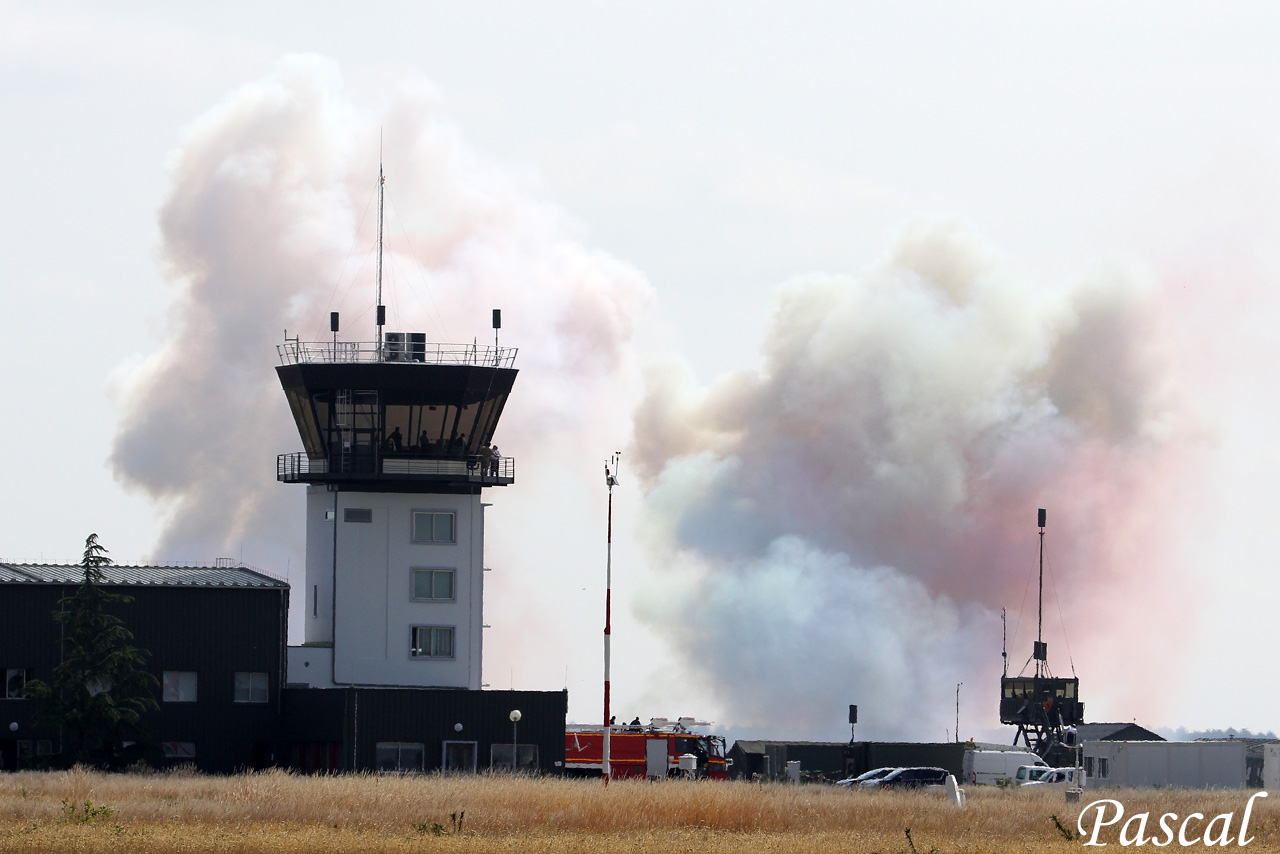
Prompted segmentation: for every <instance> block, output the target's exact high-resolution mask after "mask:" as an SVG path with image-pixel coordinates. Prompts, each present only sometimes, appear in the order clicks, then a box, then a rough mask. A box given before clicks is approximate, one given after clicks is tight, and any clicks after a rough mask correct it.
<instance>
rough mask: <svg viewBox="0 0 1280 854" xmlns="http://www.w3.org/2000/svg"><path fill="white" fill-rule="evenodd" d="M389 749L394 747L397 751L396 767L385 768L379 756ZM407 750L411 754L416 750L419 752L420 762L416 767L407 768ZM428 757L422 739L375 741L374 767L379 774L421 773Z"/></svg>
mask: <svg viewBox="0 0 1280 854" xmlns="http://www.w3.org/2000/svg"><path fill="white" fill-rule="evenodd" d="M389 749H394V750H395V751H396V767H394V768H384V767H383V764H382V759H381V757H380V756H379V753H381V752H382V751H384V750H389ZM406 752H408V753H409V754H410V755H412V754H413V753H415V752H416V753H417V754H418V764H417V767H416V768H415V767H408V768H406V767H405V766H404V761H403V759H404V755H405V753H406ZM426 758H427V746H426V744H425V743H424V742H421V741H377V742H374V745H373V767H374V771H376V772H377V773H378V774H404V773H416V774H421V773H422V771H423V768H424V767H425V763H426Z"/></svg>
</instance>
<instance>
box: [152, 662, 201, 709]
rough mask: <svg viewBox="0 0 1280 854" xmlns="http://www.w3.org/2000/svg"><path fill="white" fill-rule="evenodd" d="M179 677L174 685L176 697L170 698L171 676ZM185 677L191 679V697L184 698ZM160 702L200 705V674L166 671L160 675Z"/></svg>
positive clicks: (194, 671) (184, 671)
mask: <svg viewBox="0 0 1280 854" xmlns="http://www.w3.org/2000/svg"><path fill="white" fill-rule="evenodd" d="M171 673H172V674H173V675H174V676H175V677H177V682H176V684H175V685H174V691H175V696H173V697H170V696H169V684H170V678H169V674H171ZM184 676H190V677H191V684H190V688H191V696H190V697H184V696H183V693H184V682H185V680H184V679H183V677H184ZM160 701H161V702H163V703H198V702H200V673H199V671H197V670H164V671H161V675H160Z"/></svg>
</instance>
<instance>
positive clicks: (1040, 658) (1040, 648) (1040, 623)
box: [1031, 508, 1049, 676]
mask: <svg viewBox="0 0 1280 854" xmlns="http://www.w3.org/2000/svg"><path fill="white" fill-rule="evenodd" d="M1045 515H1046V514H1045V511H1044V509H1043V508H1042V509H1041V510H1040V511H1039V516H1038V518H1037V520H1036V522H1037V524H1038V525H1039V527H1040V594H1039V597H1038V599H1039V601H1038V606H1037V615H1036V645H1035V648H1034V649H1033V650H1032V651H1031V655H1032V657H1033V658H1035V660H1036V676H1044V675H1047V673H1048V671H1049V665H1048V661H1049V649H1048V647H1047V646H1046V645H1045V642H1044V521H1045Z"/></svg>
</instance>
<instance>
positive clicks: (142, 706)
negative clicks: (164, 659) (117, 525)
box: [26, 534, 158, 765]
mask: <svg viewBox="0 0 1280 854" xmlns="http://www.w3.org/2000/svg"><path fill="white" fill-rule="evenodd" d="M110 564H111V558H109V557H108V556H107V549H106V548H105V547H104V546H103V545H102V544H101V543H99V542H98V535H97V534H90V535H89V537H88V538H87V539H86V540H85V542H84V558H83V560H82V561H81V567H82V568H83V570H84V580H83V582H82V583H81V584H80V586H79V587H78V588H76V592H75V593H74V594H72V595H71V596H66V597H63V598H62V599H61V600H60V602H59V603H58V604H59V608H58V610H57V611H54V612H53V619H54V620H55V621H56V622H58V623H59V624H61V626H62V633H63V642H62V662H61V663H60V664H59V665H58V666H57V667H55V668H54V670H53V677H52V679H51V680H50V681H49V682H44V681H42V680H39V679H33V680H31V681H30V682H28V683H27V685H26V696H28V697H31V698H34V699H38V700H43V701H44V705H43V706H42V707H41V709H40V711H39V712H38V713H37V714H36V716H35V721H36V723H39V724H45V725H50V726H59V727H62V728H63V729H64V730H65V731H66V733H67V736H68V748H67V752H66V755H67V757H69V758H71V759H74V760H75V761H78V762H82V763H91V764H99V765H111V764H115V763H116V761H117V760H118V758H119V756H120V748H121V744H122V742H123V741H124V739H125V738H126V737H128V736H130V735H133V734H135V733H136V731H137V728H138V723H139V720H140V719H141V717H142V714H143V712H145V711H147V710H148V709H155V708H158V705H157V703H156V699H155V690H156V687H157V682H156V678H155V677H154V676H152V675H151V674H150V673H147V672H146V671H145V670H143V669H142V667H143V666H144V665H145V664H146V661H147V658H149V657H150V655H149V653H148V652H147V651H146V650H143V649H139V648H138V647H136V646H134V645H133V633H132V632H130V631H129V630H128V628H126V627H125V625H124V623H123V622H122V621H121V620H120V618H119V617H116V616H114V615H113V614H110V613H108V612H107V610H106V609H107V606H109V605H113V604H123V603H127V602H130V601H132V597H129V596H125V595H123V594H120V593H110V592H108V591H107V590H105V589H103V586H102V582H103V574H102V569H103V567H106V566H109V565H110Z"/></svg>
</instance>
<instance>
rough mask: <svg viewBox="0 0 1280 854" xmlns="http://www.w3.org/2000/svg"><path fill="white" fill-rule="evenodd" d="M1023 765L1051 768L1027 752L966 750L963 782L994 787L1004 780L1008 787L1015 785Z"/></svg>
mask: <svg viewBox="0 0 1280 854" xmlns="http://www.w3.org/2000/svg"><path fill="white" fill-rule="evenodd" d="M1023 765H1034V766H1036V767H1038V768H1048V767H1049V764H1048V763H1047V762H1045V761H1044V760H1043V759H1041V758H1040V757H1039V756H1036V755H1035V754H1034V753H1031V752H1030V751H1026V750H982V749H977V750H966V751H965V752H964V780H963V782H964V783H965V785H978V786H994V785H997V783H998V782H999V781H1002V780H1004V781H1008V783H1007V784H1008V785H1014V784H1016V782H1017V776H1018V768H1019V767H1020V766H1023Z"/></svg>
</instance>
